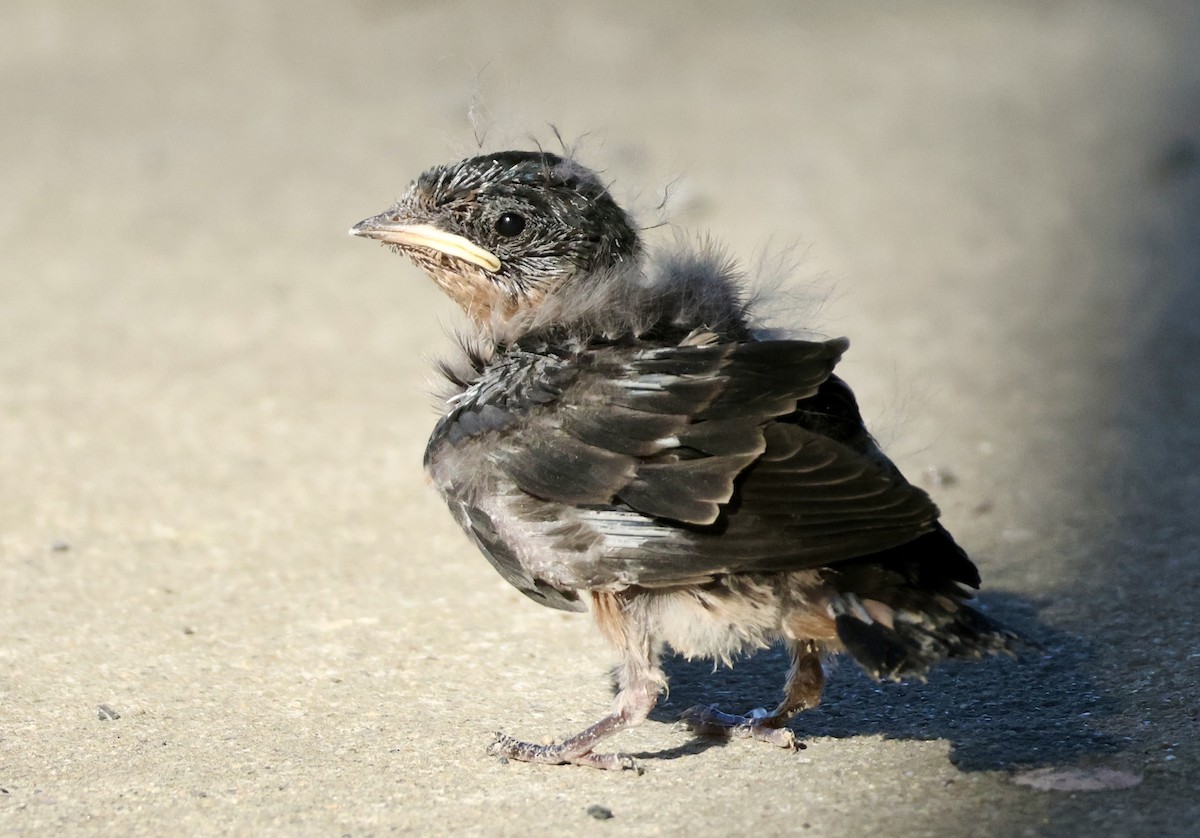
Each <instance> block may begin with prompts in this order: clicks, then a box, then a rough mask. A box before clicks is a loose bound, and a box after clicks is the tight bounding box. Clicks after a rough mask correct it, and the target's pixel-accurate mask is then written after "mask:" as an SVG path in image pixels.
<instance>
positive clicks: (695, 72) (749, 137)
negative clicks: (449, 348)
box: [0, 0, 1200, 836]
mask: <svg viewBox="0 0 1200 838" xmlns="http://www.w3.org/2000/svg"><path fill="white" fill-rule="evenodd" d="M650 5H651V4H642V3H634V2H627V3H615V4H602V3H594V4H588V5H586V6H585V4H558V3H548V2H547V3H524V4H523V3H509V4H470V3H465V2H441V3H432V2H411V3H389V2H383V0H359V1H358V2H352V3H345V4H332V3H316V2H308V0H299V1H298V2H297V1H296V0H293V2H287V3H285V2H264V3H255V4H243V3H233V2H213V3H205V4H184V3H153V2H141V3H137V2H112V3H106V4H84V3H72V2H69V0H54V2H50V0H39V2H36V3H34V2H26V3H21V2H10V3H6V4H4V5H3V6H0V44H2V45H3V49H2V50H0V114H2V115H3V117H2V118H3V123H4V130H3V131H2V132H0V189H2V193H3V200H2V201H0V638H2V639H0V789H2V790H0V832H2V833H4V834H11V835H51V834H54V835H87V834H97V835H135V834H145V835H150V834H165V833H181V834H188V835H193V834H194V835H216V834H229V835H337V834H349V835H383V834H391V833H404V834H479V835H484V834H487V835H491V834H558V833H564V832H567V831H572V832H575V833H577V834H583V835H603V834H614V835H615V834H622V835H624V834H631V835H655V834H662V835H671V834H688V835H729V834H746V835H772V834H804V835H819V836H843V835H845V836H861V835H898V836H910V835H937V836H947V835H968V834H969V835H997V836H1000V835H1004V836H1008V835H1022V834H1026V835H1064V836H1065V835H1086V834H1105V835H1155V836H1161V835H1191V834H1194V833H1193V832H1192V830H1193V829H1194V825H1195V823H1196V822H1197V820H1198V819H1200V802H1198V796H1200V795H1198V792H1197V788H1200V770H1198V768H1197V759H1198V757H1200V748H1198V746H1197V738H1196V734H1197V727H1198V716H1197V703H1196V699H1195V688H1196V683H1197V677H1198V676H1200V641H1198V640H1197V620H1198V618H1197V616H1196V612H1195V604H1194V603H1195V595H1196V591H1197V590H1198V588H1200V564H1198V557H1200V537H1198V530H1197V526H1196V510H1197V508H1198V506H1200V470H1198V469H1197V463H1198V462H1200V375H1198V373H1197V364H1196V359H1197V357H1198V356H1200V222H1198V219H1200V48H1198V47H1200V13H1198V12H1197V9H1196V7H1195V4H1190V3H1182V2H1181V3H1175V4H1171V3H1148V4H1147V3H1125V2H1117V0H1113V2H1095V3H1084V2H1079V3H1074V2H1052V3H1042V2H1027V3H987V4H963V3H956V4H949V3H946V4H935V3H910V4H901V5H891V4H889V5H888V7H887V9H888V11H886V12H883V11H867V10H865V9H863V8H862V7H857V8H859V10H858V11H853V10H847V9H845V8H843V5H849V4H840V3H836V2H824V3H817V4H807V3H805V4H800V3H792V2H775V3H759V4H747V5H741V6H739V5H738V4H732V3H716V2H701V3H679V4H677V5H674V6H670V5H668V4H659V5H655V6H654V7H653V9H651V8H648V7H649V6H650ZM472 115H473V116H474V127H473V123H472V119H471V116H472ZM550 122H554V123H555V124H557V125H558V126H559V127H560V129H561V130H562V132H563V134H564V135H565V137H567V138H568V139H569V140H571V141H575V140H579V148H580V155H581V158H582V159H583V160H584V161H585V162H588V163H591V164H593V165H597V166H601V167H604V168H605V169H606V170H607V171H608V173H609V175H610V176H611V177H612V178H613V179H614V180H615V182H616V187H615V188H616V190H617V192H618V194H620V195H623V196H625V197H626V198H627V199H628V200H629V201H631V202H632V203H633V204H634V205H635V206H637V207H638V208H639V209H640V210H641V211H642V218H643V219H644V220H645V221H646V222H647V223H648V224H649V223H653V222H655V221H657V220H658V214H656V212H655V210H654V207H655V206H656V205H657V203H658V202H659V200H660V197H661V195H662V192H663V189H664V187H665V186H666V185H667V184H668V183H670V182H671V181H672V180H674V179H675V178H681V180H680V181H679V182H678V183H677V185H676V188H675V189H674V191H673V192H672V193H671V198H670V200H669V201H668V203H667V206H666V209H665V211H666V212H667V213H668V214H669V215H670V217H671V219H672V220H673V221H674V222H676V223H678V224H679V225H681V226H684V227H687V228H689V229H698V230H710V231H712V232H713V233H714V234H715V235H716V236H718V237H719V238H720V239H722V240H723V241H724V242H726V243H727V244H728V245H729V247H730V248H731V250H732V251H733V252H735V253H737V254H739V255H741V256H743V257H745V258H747V259H748V260H750V259H751V258H752V256H753V254H754V253H755V252H756V249H758V248H760V247H761V246H763V245H764V244H765V243H768V242H773V243H774V245H775V247H776V251H775V252H776V253H778V252H779V251H780V250H789V245H791V244H792V243H795V245H796V246H794V247H790V250H789V252H790V254H791V257H792V258H793V260H794V261H795V262H796V263H797V270H796V274H795V277H796V284H797V285H796V287H797V288H800V287H801V285H802V284H803V283H804V282H812V283H815V285H813V286H811V287H812V288H813V289H815V290H810V291H808V292H806V295H805V299H807V300H809V302H812V301H814V300H815V301H816V302H817V303H819V304H814V305H808V306H799V307H798V308H797V311H796V312H795V313H794V314H793V316H794V317H795V318H796V319H797V321H799V320H801V319H803V321H804V325H807V326H808V327H810V328H815V329H817V330H820V331H822V332H824V333H828V334H848V335H850V336H851V337H852V339H853V341H854V345H853V348H852V350H851V353H850V355H849V357H848V359H847V361H846V363H845V365H844V372H845V374H846V375H847V377H848V378H849V380H850V381H851V382H852V383H853V385H854V386H855V387H856V389H857V390H858V392H859V394H860V395H861V397H862V401H863V404H864V408H865V412H866V413H867V414H868V416H869V417H870V419H871V421H872V423H873V426H874V427H875V429H876V430H877V431H878V432H879V435H880V436H881V438H882V439H883V440H884V442H885V443H886V444H887V445H888V447H889V449H890V450H891V451H892V452H893V453H894V454H895V456H896V457H897V459H898V460H899V462H900V463H901V465H902V466H903V467H904V468H905V469H906V470H907V471H908V472H909V473H911V474H914V475H925V477H924V478H923V479H925V480H926V482H927V485H930V487H931V490H932V491H933V492H934V494H935V496H936V497H937V499H938V500H939V502H940V503H941V504H942V506H943V508H944V509H945V513H946V520H947V521H948V523H949V525H950V528H951V529H952V530H953V531H954V532H955V533H956V534H957V535H958V537H959V540H960V541H961V542H962V543H963V544H964V545H966V546H968V548H969V549H970V550H971V551H972V553H973V554H974V556H975V557H976V558H977V560H978V562H979V564H980V565H981V567H982V570H983V573H984V579H985V586H986V590H985V593H984V596H983V600H982V601H983V603H984V606H985V607H986V608H987V609H988V610H989V611H990V613H992V614H993V615H995V616H997V617H1000V618H1001V619H1004V620H1007V621H1009V622H1011V623H1012V624H1014V625H1016V626H1018V627H1020V628H1022V629H1023V630H1025V631H1027V632H1029V633H1031V634H1033V635H1034V636H1036V637H1038V638H1039V639H1041V640H1042V642H1043V643H1044V644H1045V645H1046V647H1047V654H1046V655H1045V656H1044V657H1043V656H1039V655H1036V654H1035V655H1032V656H1031V657H1030V658H1029V659H1028V660H1026V661H1025V662H1023V663H1020V664H1017V663H1013V662H1010V661H1004V660H997V661H992V662H988V663H986V664H982V665H978V666H971V667H968V666H962V667H947V668H944V669H942V670H939V671H938V672H937V674H936V675H935V677H933V678H932V679H931V680H930V682H929V683H928V684H927V685H920V684H918V685H913V686H904V687H886V688H880V687H877V686H876V685H874V684H872V683H870V682H869V681H868V680H867V679H866V678H865V677H863V676H861V675H860V674H859V673H858V672H857V671H856V670H855V669H854V667H852V666H849V665H845V666H842V667H841V668H840V669H839V670H837V673H836V675H835V676H834V678H833V682H832V684H831V686H830V690H829V693H828V700H827V704H826V705H825V706H824V708H823V709H820V710H818V711H815V712H812V713H810V714H807V715H806V716H805V717H803V718H802V719H800V720H798V721H797V722H796V729H797V731H798V732H799V733H800V734H801V735H802V736H803V737H804V738H805V739H806V741H807V743H808V748H807V750H804V751H801V752H800V753H798V754H788V753H782V752H776V751H773V750H771V749H769V748H767V747H765V746H756V745H753V744H747V743H741V742H739V743H734V744H731V745H729V746H725V747H721V746H713V743H711V742H704V741H695V740H693V739H692V738H691V737H690V736H689V735H687V734H686V733H684V732H681V731H679V730H677V729H676V728H675V727H674V726H673V724H672V723H671V719H672V718H673V714H676V713H678V711H679V710H680V709H681V708H683V707H686V706H687V705H689V704H691V703H694V702H695V701H699V700H703V699H709V700H721V701H723V702H725V703H726V704H727V705H729V706H743V705H745V706H754V705H756V704H761V703H764V702H766V701H770V700H771V699H772V698H773V696H774V694H775V690H776V689H777V686H778V684H779V679H780V677H781V675H782V662H781V661H780V659H779V656H778V655H777V654H771V653H768V654H764V655H762V656H760V657H758V658H756V659H754V660H752V661H750V662H748V663H747V664H746V665H744V666H741V667H739V668H737V669H735V670H733V671H732V672H729V671H724V670H722V671H720V672H718V673H716V674H715V675H714V674H711V672H710V670H709V668H708V667H707V666H705V665H700V664H687V663H685V662H681V661H677V662H673V663H672V665H671V672H672V674H673V676H674V682H673V683H674V690H673V692H672V693H671V697H670V701H669V703H668V704H667V705H665V706H664V707H663V708H662V709H661V710H660V711H659V712H658V713H656V715H655V717H654V719H653V720H652V721H651V722H650V723H648V724H647V725H645V726H644V727H643V728H642V729H640V730H638V731H636V732H634V733H630V734H626V735H623V736H622V737H621V739H620V740H619V741H618V744H619V745H620V746H621V747H623V748H627V749H629V750H631V751H633V752H635V753H637V754H640V755H642V758H643V759H644V762H645V764H646V767H647V771H646V773H645V774H644V776H641V777H637V776H633V775H631V774H625V775H618V774H604V773H600V772H595V771H588V770H582V769H571V768H558V769H555V768H545V767H535V766H527V765H517V764H511V765H501V764H498V763H497V762H496V761H494V760H492V759H489V758H488V757H486V756H485V755H484V752H483V749H484V746H485V745H486V744H487V741H488V739H489V736H490V732H491V731H493V730H494V729H497V728H503V729H504V730H507V731H509V732H511V733H514V734H517V735H524V736H528V737H533V738H540V737H543V736H548V735H561V734H565V733H569V732H573V731H575V730H577V729H578V728H580V727H581V726H582V725H584V724H585V723H587V722H589V721H591V720H593V719H595V718H596V717H598V716H599V715H600V714H601V713H602V712H603V711H604V708H605V706H606V705H607V702H608V698H609V689H610V687H609V681H608V671H607V667H608V666H609V665H610V663H611V660H612V659H611V656H610V655H609V653H608V651H607V650H606V649H605V648H604V646H603V644H602V643H601V641H600V639H599V638H598V636H597V635H596V634H595V632H594V630H593V629H592V627H591V625H590V622H589V620H588V619H587V618H586V617H571V616H568V615H563V614H559V613H556V612H552V611H548V610H544V609H539V608H537V607H536V606H534V605H533V604H531V603H529V602H527V601H525V600H524V599H523V598H522V597H520V595H519V594H517V593H516V592H515V591H513V590H510V589H508V588H507V587H506V586H505V584H504V583H503V582H502V581H501V580H500V579H499V577H497V576H496V575H495V574H494V573H493V572H492V571H491V569H490V568H489V567H488V566H487V564H486V563H485V562H484V561H483V560H482V559H481V558H480V557H479V556H478V555H476V554H475V552H474V550H473V548H471V547H470V546H469V545H468V544H467V543H466V542H465V540H464V539H463V538H462V536H461V535H460V534H459V533H457V532H456V531H455V529H454V527H453V525H452V524H451V522H450V520H449V517H448V516H447V515H446V514H445V512H444V510H443V509H442V508H441V507H440V504H439V502H438V500H437V499H436V498H435V497H433V496H432V495H431V493H430V492H429V491H428V490H427V489H426V488H425V486H424V483H423V480H422V476H421V473H420V459H421V452H422V449H423V446H424V440H425V436H426V434H427V432H428V430H429V428H430V426H431V425H432V422H433V419H434V414H433V411H432V410H431V408H430V403H431V400H430V398H429V397H428V396H427V395H426V393H427V391H428V385H427V381H428V377H429V372H428V364H427V358H426V356H427V355H428V354H431V353H432V354H436V352H437V350H438V348H439V347H445V346H446V345H447V343H448V342H447V339H446V338H445V336H444V331H443V325H442V324H443V323H445V322H449V323H453V322H454V315H453V313H452V312H451V310H450V306H449V303H448V302H446V301H445V300H443V299H442V298H441V297H440V296H439V294H438V293H437V292H436V290H435V289H434V288H433V286H432V284H431V283H429V282H428V281H426V280H425V279H424V278H422V277H421V276H420V275H418V274H417V272H416V271H415V270H414V269H413V268H411V267H410V266H408V265H407V264H405V263H404V262H403V261H402V260H399V259H396V258H395V257H392V256H390V255H389V254H387V253H386V252H384V251H381V250H379V249H377V248H374V247H370V246H368V245H366V244H364V243H363V242H362V241H356V240H352V239H350V238H348V237H347V236H346V235H345V230H346V228H347V227H348V226H349V225H350V224H351V223H353V222H355V221H357V220H358V219H360V218H362V217H364V216H366V215H368V214H371V213H374V212H376V211H378V210H379V209H381V208H382V207H383V206H384V205H385V204H386V203H387V202H388V201H390V200H391V199H393V198H394V197H396V196H397V195H398V194H399V193H400V191H401V189H402V188H403V187H404V185H405V184H406V183H407V181H408V180H409V179H410V178H411V177H413V176H414V175H415V174H417V173H418V172H419V171H420V170H421V169H422V168H424V167H425V166H427V165H429V164H432V163H435V162H442V161H445V160H449V159H453V158H456V157H457V156H460V155H462V154H466V153H469V152H470V151H472V149H473V147H474V144H475V140H474V138H473V134H474V132H475V129H479V130H481V131H485V133H486V138H485V144H486V145H487V146H488V147H489V148H494V147H497V146H500V145H505V144H509V143H512V144H520V145H524V146H528V145H529V143H530V138H531V137H534V138H537V139H539V140H541V141H543V142H548V143H553V142H554V140H553V136H552V133H551V131H550V130H549V129H548V128H547V124H548V123H550ZM584 135H586V136H584ZM654 235H669V232H667V231H666V230H664V229H660V230H658V231H657V232H656V233H654ZM768 262H770V260H768ZM934 484H940V485H934ZM101 705H104V706H105V707H107V708H110V709H111V711H112V713H108V711H104V710H98V708H99V707H100V706H101ZM113 714H115V715H116V716H119V718H108V719H107V720H105V719H101V718H100V716H101V715H110V716H111V715H113ZM1035 770H1041V773H1032V772H1034V771H1035ZM1088 782H1090V783H1092V784H1093V785H1099V786H1102V787H1106V788H1105V790H1101V791H1081V790H1070V789H1069V788H1068V790H1041V789H1040V788H1039V786H1043V787H1044V786H1047V785H1051V786H1052V785H1055V784H1058V785H1066V786H1068V787H1072V786H1079V785H1081V784H1082V785H1086V784H1087V783H1088ZM1131 783H1137V784H1136V785H1134V786H1132V787H1130V788H1124V789H1122V788H1117V787H1119V786H1123V785H1129V784H1131ZM1031 784H1032V785H1031ZM592 804H598V805H602V806H605V807H608V808H609V809H610V810H611V811H612V813H613V818H612V819H611V820H608V821H600V820H596V819H593V818H592V817H590V816H589V815H588V814H587V812H586V809H587V807H588V806H589V805H592Z"/></svg>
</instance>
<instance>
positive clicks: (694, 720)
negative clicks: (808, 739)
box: [680, 641, 825, 750]
mask: <svg viewBox="0 0 1200 838" xmlns="http://www.w3.org/2000/svg"><path fill="white" fill-rule="evenodd" d="M788 647H789V651H790V652H791V655H792V667H791V669H790V670H789V671H788V677H787V684H786V685H785V686H784V688H783V701H781V702H779V705H778V706H777V707H776V708H775V709H774V710H772V711H771V712H769V713H768V712H767V711H766V710H765V709H763V708H761V707H760V708H757V709H755V710H751V711H750V712H749V713H747V714H746V715H744V716H735V715H732V714H730V713H723V712H721V711H720V710H719V709H717V707H716V705H709V706H707V707H706V706H704V705H696V706H695V707H691V708H689V709H687V710H684V711H683V715H682V716H681V717H680V718H681V719H682V720H683V722H684V723H685V724H686V725H687V726H688V728H689V729H690V730H692V731H695V732H696V733H699V734H701V735H703V736H726V737H736V738H738V739H757V740H759V741H760V742H768V743H770V744H772V745H778V746H779V747H781V748H787V749H789V750H795V749H796V748H797V747H798V746H797V744H796V736H795V734H794V733H792V731H791V730H789V729H788V728H787V726H786V725H787V723H788V721H789V720H790V719H791V718H792V717H793V716H795V715H796V714H797V713H799V712H800V711H801V710H808V709H811V708H813V707H816V706H817V705H818V704H820V703H821V691H822V690H823V689H824V688H825V671H824V670H823V669H822V668H821V656H820V654H819V653H818V652H817V650H816V647H815V646H814V645H813V644H812V643H810V642H807V641H805V642H792V643H789V644H788Z"/></svg>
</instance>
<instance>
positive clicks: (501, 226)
mask: <svg viewBox="0 0 1200 838" xmlns="http://www.w3.org/2000/svg"><path fill="white" fill-rule="evenodd" d="M524 229H525V216H523V215H517V214H516V213H515V212H506V213H504V215H502V216H500V217H499V218H497V219H496V232H497V233H499V234H500V235H502V236H505V237H506V238H512V237H513V236H519V235H521V231H522V230H524Z"/></svg>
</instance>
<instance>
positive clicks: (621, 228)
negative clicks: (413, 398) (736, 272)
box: [350, 151, 640, 324]
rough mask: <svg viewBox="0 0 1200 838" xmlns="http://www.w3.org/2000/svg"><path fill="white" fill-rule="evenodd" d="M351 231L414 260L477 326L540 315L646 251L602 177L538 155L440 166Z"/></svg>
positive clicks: (527, 153) (553, 157) (521, 153)
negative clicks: (575, 286)
mask: <svg viewBox="0 0 1200 838" xmlns="http://www.w3.org/2000/svg"><path fill="white" fill-rule="evenodd" d="M350 233H351V234H352V235H356V236H364V237H366V238H371V239H377V240H379V241H382V242H385V243H387V244H389V245H391V246H393V247H394V248H395V249H396V250H397V251H399V252H401V253H403V254H405V255H406V256H408V257H409V258H410V259H411V260H412V261H413V262H414V263H415V264H416V265H417V266H418V267H420V268H421V269H422V270H424V271H425V272H426V273H427V274H429V275H430V276H431V277H432V278H433V280H434V281H435V282H437V284H438V285H439V286H440V287H441V288H442V290H443V291H445V292H446V293H447V294H448V295H449V296H450V297H451V299H453V300H454V301H455V302H456V303H458V304H459V305H460V306H461V307H462V308H463V310H464V311H466V313H467V314H468V316H470V317H471V318H472V319H474V320H475V321H476V322H478V323H481V324H482V323H485V322H487V321H489V320H491V319H494V318H497V317H499V318H500V319H502V320H508V319H510V318H512V317H514V316H516V315H517V314H519V313H521V312H523V311H528V310H530V309H534V308H536V307H537V306H538V305H540V304H541V303H542V301H543V300H544V299H545V298H546V297H547V296H548V295H550V294H554V293H556V292H559V291H560V290H562V289H564V288H567V287H569V286H570V284H571V283H572V281H573V280H577V279H579V278H580V277H585V276H596V275H598V274H597V272H599V273H600V274H603V273H604V272H607V271H610V270H611V269H613V268H616V267H618V266H619V265H620V264H621V263H622V262H624V261H628V260H631V259H633V258H635V257H636V256H637V254H638V252H639V250H640V243H639V240H638V234H637V232H636V231H635V230H634V227H633V225H632V223H631V222H630V220H629V217H628V216H627V215H626V214H625V212H624V211H623V210H622V209H621V208H620V207H619V206H617V203H616V202H615V201H614V200H613V199H612V197H611V196H610V195H609V193H608V189H607V187H606V186H605V185H604V184H603V183H602V182H601V181H600V179H599V178H598V177H597V176H596V174H595V173H594V172H592V171H591V170H589V169H586V168H584V167H583V166H580V165H579V164H578V163H576V162H575V161H573V160H569V159H567V158H563V157H559V156H557V155H554V154H550V153H548V152H542V151H533V152H530V151H503V152H499V153H495V154H486V155H481V156H479V157H472V158H470V159H468V160H462V161H460V162H458V163H451V164H449V165H444V166H435V167H434V168H432V169H429V170H428V171H426V172H425V173H423V174H422V175H421V176H420V177H418V178H417V179H416V181H414V182H413V184H412V185H411V186H410V187H409V188H408V190H407V191H406V192H405V194H404V196H403V197H402V198H401V199H400V200H399V201H397V202H396V203H395V204H393V205H392V206H391V207H390V208H389V209H388V210H387V211H385V212H383V213H380V214H379V215H376V216H373V217H371V218H368V219H365V220H363V221H360V222H359V223H358V224H356V225H354V227H353V228H351V230H350Z"/></svg>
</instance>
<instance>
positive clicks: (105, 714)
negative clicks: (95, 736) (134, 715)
mask: <svg viewBox="0 0 1200 838" xmlns="http://www.w3.org/2000/svg"><path fill="white" fill-rule="evenodd" d="M96 716H97V718H99V719H100V721H102V722H111V721H114V720H116V719H119V718H121V714H120V713H118V712H117V711H116V710H114V709H112V708H111V707H109V706H108V705H107V704H97V705H96Z"/></svg>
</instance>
